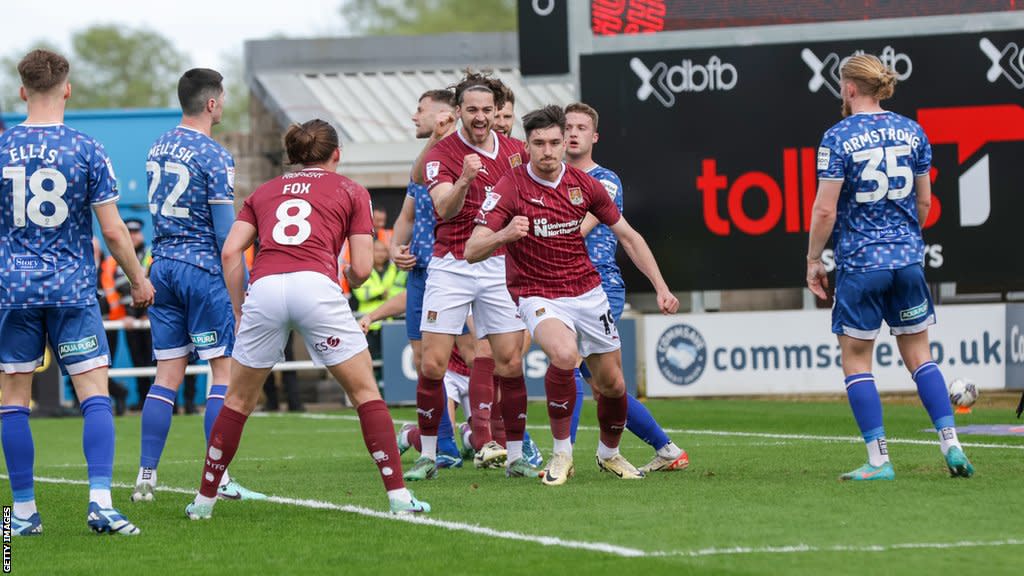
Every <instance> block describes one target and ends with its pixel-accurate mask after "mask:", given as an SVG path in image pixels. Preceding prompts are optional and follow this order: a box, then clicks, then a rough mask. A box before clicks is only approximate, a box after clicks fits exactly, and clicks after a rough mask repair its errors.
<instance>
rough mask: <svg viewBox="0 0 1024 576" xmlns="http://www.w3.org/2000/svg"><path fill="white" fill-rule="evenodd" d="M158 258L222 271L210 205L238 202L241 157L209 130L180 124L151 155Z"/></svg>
mask: <svg viewBox="0 0 1024 576" xmlns="http://www.w3.org/2000/svg"><path fill="white" fill-rule="evenodd" d="M146 172H147V180H148V181H149V212H150V214H152V215H153V258H154V259H160V258H169V259H171V260H179V261H181V262H187V263H189V264H192V265H194V266H198V267H200V268H203V269H204V270H208V271H210V272H211V273H213V274H220V248H219V247H218V246H217V234H216V232H215V231H214V229H213V213H212V211H211V210H210V204H233V203H234V201H235V191H234V190H235V161H234V159H233V158H232V157H231V154H230V153H229V152H228V151H227V150H226V149H225V148H224V147H223V146H221V145H220V144H218V143H217V142H216V141H215V140H214V139H213V138H210V137H209V136H207V135H206V134H203V133H202V132H199V131H198V130H193V129H191V128H186V127H184V126H178V127H177V128H175V129H173V130H170V131H168V132H166V133H164V135H163V136H161V137H160V138H159V139H157V141H156V142H155V143H154V144H153V147H152V148H150V149H149V156H148V157H147V158H146Z"/></svg>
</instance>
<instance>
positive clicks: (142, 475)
mask: <svg viewBox="0 0 1024 576" xmlns="http://www.w3.org/2000/svg"><path fill="white" fill-rule="evenodd" d="M139 484H149V485H150V486H156V468H139V474H138V476H136V477H135V485H136V486H138V485H139Z"/></svg>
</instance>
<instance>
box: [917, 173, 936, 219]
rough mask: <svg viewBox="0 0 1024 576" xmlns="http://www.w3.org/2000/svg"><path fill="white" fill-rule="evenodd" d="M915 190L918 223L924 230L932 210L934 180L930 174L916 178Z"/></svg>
mask: <svg viewBox="0 0 1024 576" xmlns="http://www.w3.org/2000/svg"><path fill="white" fill-rule="evenodd" d="M914 189H915V190H917V221H918V223H920V224H921V228H922V229H924V222H925V220H927V219H928V212H930V211H931V209H932V179H931V177H930V176H929V175H928V174H922V175H921V176H915V177H914Z"/></svg>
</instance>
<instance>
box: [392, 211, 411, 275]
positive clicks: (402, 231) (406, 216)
mask: <svg viewBox="0 0 1024 576" xmlns="http://www.w3.org/2000/svg"><path fill="white" fill-rule="evenodd" d="M415 223H416V199H415V198H414V197H412V196H409V195H408V194H406V196H405V201H404V202H402V211H401V212H399V213H398V219H397V220H395V226H394V228H393V229H392V230H393V231H392V233H391V245H390V246H388V251H389V252H390V253H391V261H392V262H394V263H395V266H398V268H399V269H400V270H412V268H413V266H415V265H416V257H415V256H413V255H412V254H411V253H410V252H409V242H410V241H411V240H412V229H413V226H414V225H415Z"/></svg>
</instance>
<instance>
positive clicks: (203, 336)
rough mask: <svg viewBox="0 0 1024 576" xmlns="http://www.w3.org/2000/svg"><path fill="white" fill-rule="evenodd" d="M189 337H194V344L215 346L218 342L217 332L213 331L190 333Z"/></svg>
mask: <svg viewBox="0 0 1024 576" xmlns="http://www.w3.org/2000/svg"><path fill="white" fill-rule="evenodd" d="M189 338H191V339H192V344H194V345H195V346H213V345H214V344H216V343H217V333H216V332H213V331H210V332H202V333H200V334H189Z"/></svg>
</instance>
